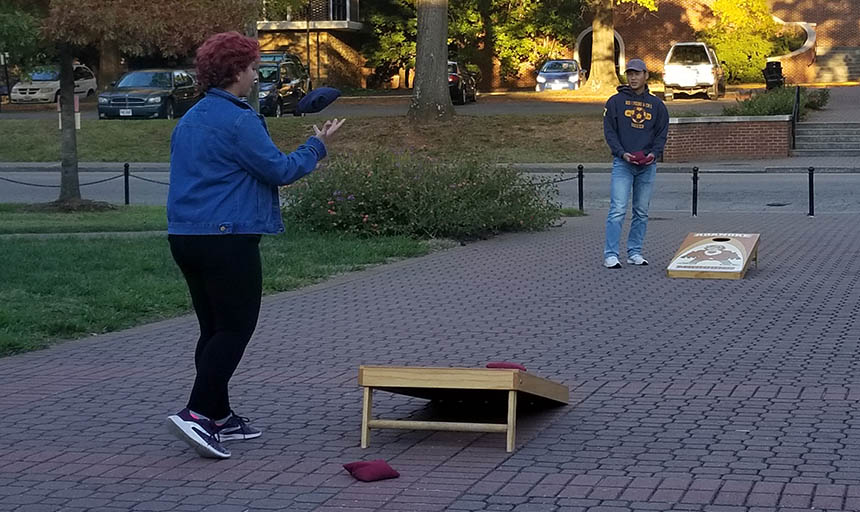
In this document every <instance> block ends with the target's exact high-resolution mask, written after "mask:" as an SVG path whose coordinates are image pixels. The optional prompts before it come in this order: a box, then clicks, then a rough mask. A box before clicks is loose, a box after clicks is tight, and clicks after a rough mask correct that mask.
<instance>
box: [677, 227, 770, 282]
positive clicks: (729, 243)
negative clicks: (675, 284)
mask: <svg viewBox="0 0 860 512" xmlns="http://www.w3.org/2000/svg"><path fill="white" fill-rule="evenodd" d="M758 240H759V234H758V233H690V234H688V235H687V238H685V239H684V241H683V242H682V243H681V248H680V249H678V252H676V253H675V256H674V257H673V258H672V262H671V263H669V267H668V268H667V269H666V272H667V273H668V275H669V277H691V278H697V279H743V277H744V275H746V273H747V269H748V268H749V265H750V262H751V261H755V262H756V266H758Z"/></svg>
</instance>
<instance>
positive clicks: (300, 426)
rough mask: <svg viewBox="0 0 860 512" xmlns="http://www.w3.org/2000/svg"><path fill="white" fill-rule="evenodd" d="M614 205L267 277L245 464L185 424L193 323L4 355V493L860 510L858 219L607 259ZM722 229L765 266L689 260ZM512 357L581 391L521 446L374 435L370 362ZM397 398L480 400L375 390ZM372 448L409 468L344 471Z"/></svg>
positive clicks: (19, 502) (225, 504)
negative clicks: (381, 473)
mask: <svg viewBox="0 0 860 512" xmlns="http://www.w3.org/2000/svg"><path fill="white" fill-rule="evenodd" d="M603 215H604V214H603V213H599V212H598V213H594V214H593V215H592V216H590V217H586V218H580V219H568V220H567V222H566V224H565V225H564V226H563V227H561V228H555V229H552V230H549V231H547V232H542V233H534V234H517V235H506V236H501V237H498V238H495V239H492V240H489V241H483V242H478V243H474V244H469V245H467V246H465V247H458V248H456V249H452V250H449V251H444V252H439V253H435V254H432V255H429V256H427V257H424V258H419V259H414V260H409V261H404V262H399V263H394V264H391V265H386V266H382V267H377V268H374V269H371V270H368V271H365V272H360V273H356V274H351V275H347V276H342V277H340V278H336V279H334V280H333V281H330V282H328V283H324V284H321V285H318V286H315V287H310V288H307V289H303V290H299V291H296V292H292V293H285V294H280V295H277V296H272V297H267V298H266V299H264V307H263V311H262V315H261V320H260V324H259V328H258V330H257V333H256V335H255V337H254V339H253V340H252V342H251V345H250V348H249V350H248V353H247V354H246V356H245V359H244V361H243V362H242V365H241V366H240V369H239V372H238V374H237V375H236V378H235V379H234V380H235V385H234V387H233V393H234V407H236V408H237V409H238V411H239V412H240V413H241V414H243V415H246V416H250V417H251V418H253V419H254V420H255V421H254V422H255V424H256V425H259V426H260V427H262V428H264V429H265V431H266V432H265V434H264V436H263V437H261V438H260V439H258V440H254V441H246V442H233V443H231V444H230V445H229V446H230V448H231V449H232V451H233V458H231V459H229V460H226V461H212V460H207V459H201V458H199V457H197V456H196V455H195V454H194V453H193V452H192V451H190V450H189V449H188V448H187V447H186V446H185V445H184V444H182V443H181V442H179V441H177V440H175V439H174V438H173V437H171V436H170V435H169V434H168V433H167V432H166V430H165V427H164V418H165V416H166V415H168V414H170V413H173V412H175V411H176V410H178V409H179V408H180V407H181V406H182V405H183V404H184V401H185V399H186V393H187V392H188V390H189V388H190V384H191V380H192V367H193V363H192V353H193V343H194V339H195V337H196V334H197V327H196V322H195V320H194V318H193V317H190V316H185V317H182V318H176V319H172V320H168V321H164V322H160V323H156V324H151V325H146V326H141V327H139V328H135V329H131V330H127V331H123V332H118V333H113V334H107V335H101V336H95V337H92V338H89V339H86V340H80V341H74V342H68V343H65V344H62V345H59V346H56V347H54V348H51V349H48V350H44V351H40V352H36V353H30V354H24V355H20V356H15V357H8V358H5V359H2V360H0V387H2V393H0V405H2V411H3V415H2V418H3V421H2V422H0V511H16V512H19V511H20V512H24V511H58V510H63V511H79V510H80V511H82V510H98V511H113V510H140V511H158V510H173V511H194V510H211V511H213V512H215V511H218V512H233V511H236V512H240V511H246V510H253V511H258V510H290V511H294V510H296V511H301V510H320V511H332V510H355V511H372V510H386V511H433V510H495V511H516V512H526V511H558V512H561V511H584V510H589V511H595V512H597V511H603V512H609V511H633V510H657V511H666V510H688V511H709V512H710V511H713V512H730V511H731V512H734V511H765V510H775V509H779V510H798V511H799V510H812V509H813V507H814V510H860V411H858V401H860V374H858V372H857V365H858V362H857V360H856V354H857V348H858V343H860V326H858V322H857V312H858V302H860V293H858V291H857V286H858V280H860V258H858V257H857V254H858V253H860V237H858V236H857V230H858V219H857V216H856V215H826V216H819V217H816V218H807V217H806V216H804V215H798V214H792V215H788V214H758V215H749V214H748V215H734V214H733V215H715V214H706V215H703V216H701V217H699V218H690V217H687V216H685V215H683V214H679V213H671V214H660V213H656V214H655V217H656V218H654V219H653V220H652V221H651V224H650V226H649V234H648V238H647V240H646V247H647V248H648V252H647V256H648V257H649V258H650V259H651V261H652V263H653V264H652V265H651V266H650V267H644V268H632V267H625V268H624V269H622V270H620V271H610V270H606V269H603V268H602V267H601V266H600V259H601V254H600V252H601V248H602V239H603ZM700 230H704V231H733V232H759V233H761V234H762V242H761V251H760V256H761V263H760V268H759V269H757V270H752V271H751V272H750V274H749V275H748V276H747V278H746V279H744V280H743V281H702V280H684V279H668V278H666V277H665V271H664V269H665V265H666V263H667V262H668V259H669V258H670V256H671V255H672V254H673V253H674V251H675V250H676V249H677V247H678V244H679V243H680V242H681V240H682V239H683V237H684V235H686V233H688V232H690V231H700ZM165 250H166V249H165ZM499 359H502V360H512V361H518V362H521V363H523V364H525V365H526V366H527V367H528V368H529V371H532V372H534V373H537V374H539V375H542V376H546V377H550V378H553V379H556V380H558V381H561V382H564V383H566V384H568V385H569V386H570V388H571V392H572V400H571V403H570V405H569V406H566V407H561V408H556V409H551V410H545V411H539V412H537V413H535V414H530V415H526V416H521V418H520V421H521V430H520V433H519V438H518V444H517V450H516V451H515V452H514V453H513V454H506V453H505V451H504V439H503V436H502V435H500V434H484V435H480V434H461V433H432V432H412V431H392V430H383V431H376V432H375V433H373V436H372V442H371V447H370V448H369V449H367V450H361V449H360V448H359V447H358V444H359V424H360V409H361V404H360V401H361V392H360V389H359V388H358V386H357V382H356V377H357V368H358V365H359V364H393V365H401V364H407V365H452V366H482V365H483V364H484V363H485V362H486V361H489V360H499ZM375 412H376V413H377V414H379V415H382V416H384V417H407V416H411V417H415V418H426V417H430V416H435V415H437V414H451V415H458V414H462V412H463V411H461V410H458V409H457V408H456V407H455V408H453V409H452V410H448V409H441V408H436V407H430V406H427V405H426V403H425V402H423V401H420V400H415V399H409V398H404V397H397V396H394V395H389V394H386V393H378V394H377V398H376V401H375ZM471 412H472V413H473V414H475V415H481V416H485V415H489V414H491V413H490V412H485V411H481V410H473V411H471ZM479 419H480V418H479ZM372 458H384V459H386V460H388V461H389V462H390V463H391V464H392V466H394V467H395V468H396V469H397V470H399V471H400V473H401V475H402V476H401V477H400V478H399V479H395V480H389V481H384V482H379V483H375V484H366V483H361V482H357V481H354V480H352V479H351V477H349V476H348V475H347V474H346V473H345V472H344V471H343V470H342V469H341V464H343V463H345V462H350V461H354V460H359V459H372Z"/></svg>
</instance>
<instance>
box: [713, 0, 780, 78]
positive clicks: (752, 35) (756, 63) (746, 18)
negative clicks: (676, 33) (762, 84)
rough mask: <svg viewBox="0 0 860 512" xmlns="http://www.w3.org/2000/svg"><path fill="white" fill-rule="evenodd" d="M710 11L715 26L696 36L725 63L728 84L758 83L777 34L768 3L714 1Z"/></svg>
mask: <svg viewBox="0 0 860 512" xmlns="http://www.w3.org/2000/svg"><path fill="white" fill-rule="evenodd" d="M711 10H712V11H713V13H714V16H715V17H716V22H715V23H714V24H713V25H711V26H710V27H708V28H707V29H705V30H703V31H702V32H701V34H699V35H700V37H701V38H702V39H704V40H705V41H706V42H707V43H708V44H709V45H711V46H712V47H714V49H715V50H716V52H717V55H719V56H720V59H721V60H723V61H725V62H726V64H725V68H726V75H727V76H728V80H729V81H731V82H759V81H761V80H762V73H761V70H762V69H764V67H765V63H766V62H767V57H769V56H771V55H773V53H774V51H776V46H777V44H776V40H777V38H778V34H779V25H778V24H777V23H776V22H775V21H774V20H773V16H772V15H771V13H770V7H769V6H768V2H767V0H715V1H714V3H713V4H712V5H711Z"/></svg>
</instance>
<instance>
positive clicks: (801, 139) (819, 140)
mask: <svg viewBox="0 0 860 512" xmlns="http://www.w3.org/2000/svg"><path fill="white" fill-rule="evenodd" d="M794 140H795V142H797V143H798V144H804V145H807V146H816V145H824V144H854V145H855V146H856V147H858V148H860V137H845V136H839V135H834V136H832V137H806V136H803V135H797V136H795V138H794Z"/></svg>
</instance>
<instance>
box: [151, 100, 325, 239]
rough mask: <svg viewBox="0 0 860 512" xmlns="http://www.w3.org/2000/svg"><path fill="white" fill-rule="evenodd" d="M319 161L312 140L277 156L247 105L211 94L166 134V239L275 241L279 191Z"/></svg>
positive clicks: (318, 145) (321, 149) (319, 150)
mask: <svg viewBox="0 0 860 512" xmlns="http://www.w3.org/2000/svg"><path fill="white" fill-rule="evenodd" d="M325 155H326V148H325V145H324V144H323V143H322V141H321V140H320V139H318V138H316V137H310V138H309V139H308V141H307V142H306V143H305V144H303V145H301V146H299V148H298V149H297V150H295V151H294V152H292V153H290V154H289V155H286V154H284V153H282V152H281V151H280V150H279V149H278V148H277V146H275V143H274V142H272V139H271V137H270V136H269V131H268V129H267V128H266V123H265V121H264V120H263V117H262V116H260V115H259V114H257V113H256V112H254V110H253V109H252V108H251V107H250V105H248V104H247V103H246V102H244V101H242V100H240V99H239V98H237V97H235V96H233V95H232V94H230V93H229V92H227V91H224V90H222V89H217V88H211V89H209V91H208V92H207V93H206V97H204V98H203V99H202V100H200V101H199V102H198V103H197V104H196V105H195V106H194V107H192V108H191V109H190V110H189V111H188V112H187V113H186V114H185V115H184V116H182V118H181V119H180V120H179V123H177V125H176V128H175V129H174V130H173V135H172V137H171V140H170V188H169V191H168V193H167V232H168V233H169V234H174V235H219V234H231V233H232V234H251V233H256V234H261V233H281V232H283V231H284V223H283V221H282V220H281V211H280V201H279V199H278V186H279V185H286V184H288V183H292V182H294V181H296V180H298V179H299V178H301V177H302V176H305V175H306V174H308V173H310V172H311V171H313V170H314V169H315V168H316V165H317V162H318V161H319V160H321V159H322V158H324V157H325Z"/></svg>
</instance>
